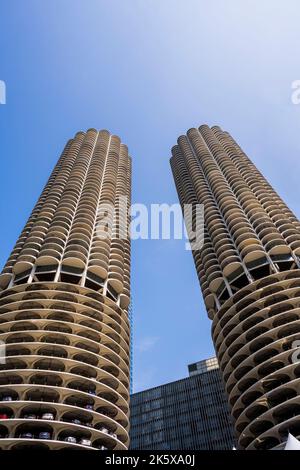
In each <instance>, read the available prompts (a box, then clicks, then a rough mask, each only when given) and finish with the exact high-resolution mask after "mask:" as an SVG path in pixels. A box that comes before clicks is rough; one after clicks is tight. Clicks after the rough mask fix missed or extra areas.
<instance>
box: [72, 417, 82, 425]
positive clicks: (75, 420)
mask: <svg viewBox="0 0 300 470" xmlns="http://www.w3.org/2000/svg"><path fill="white" fill-rule="evenodd" d="M71 423H73V424H81V421H80V419H77V418H74V419H72V421H71Z"/></svg>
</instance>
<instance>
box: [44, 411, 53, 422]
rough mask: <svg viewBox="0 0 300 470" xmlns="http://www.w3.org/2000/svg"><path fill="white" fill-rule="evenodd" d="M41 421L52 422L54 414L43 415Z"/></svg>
mask: <svg viewBox="0 0 300 470" xmlns="http://www.w3.org/2000/svg"><path fill="white" fill-rule="evenodd" d="M42 419H48V420H49V421H53V420H54V414H53V413H44V414H43V415H42Z"/></svg>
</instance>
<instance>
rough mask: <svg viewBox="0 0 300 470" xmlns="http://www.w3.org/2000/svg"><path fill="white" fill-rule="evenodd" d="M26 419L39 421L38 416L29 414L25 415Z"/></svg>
mask: <svg viewBox="0 0 300 470" xmlns="http://www.w3.org/2000/svg"><path fill="white" fill-rule="evenodd" d="M24 418H25V419H37V415H35V414H33V413H28V414H26V415H24Z"/></svg>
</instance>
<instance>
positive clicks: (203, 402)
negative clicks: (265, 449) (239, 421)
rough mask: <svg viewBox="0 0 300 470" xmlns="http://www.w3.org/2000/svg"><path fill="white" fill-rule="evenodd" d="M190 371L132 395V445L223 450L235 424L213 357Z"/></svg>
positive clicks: (229, 443)
mask: <svg viewBox="0 0 300 470" xmlns="http://www.w3.org/2000/svg"><path fill="white" fill-rule="evenodd" d="M189 371H190V377H187V378H185V379H182V380H177V381H176V382H171V383H168V384H165V385H161V386H159V387H155V388H151V389H149V390H145V391H142V392H139V393H134V394H133V395H131V400H130V414H131V419H130V421H131V427H130V448H131V449H132V450H226V449H232V447H233V444H234V438H233V427H232V421H231V417H230V412H229V408H228V403H227V397H226V395H225V392H224V385H223V381H222V378H221V375H220V372H219V367H218V363H217V360H216V358H210V359H207V360H205V361H200V362H198V363H196V364H191V365H189Z"/></svg>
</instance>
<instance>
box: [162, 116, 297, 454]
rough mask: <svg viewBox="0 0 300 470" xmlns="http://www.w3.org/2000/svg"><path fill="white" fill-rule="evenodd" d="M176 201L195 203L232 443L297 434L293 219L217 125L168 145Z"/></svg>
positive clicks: (202, 274) (202, 276) (264, 443)
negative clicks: (201, 221)
mask: <svg viewBox="0 0 300 470" xmlns="http://www.w3.org/2000/svg"><path fill="white" fill-rule="evenodd" d="M171 167H172V171H173V175H174V179H175V183H176V187H177V191H178V195H179V199H180V202H181V204H182V205H184V204H197V203H201V204H204V219H205V227H204V246H203V248H202V249H199V250H194V251H193V256H194V261H195V265H196V270H197V273H198V277H199V280H200V283H201V288H202V292H203V297H204V301H205V304H206V307H207V312H208V316H209V318H211V319H212V336H213V341H214V345H215V348H216V353H217V358H218V361H219V364H220V369H221V370H222V374H223V377H224V381H225V384H226V391H227V394H228V399H229V403H230V406H231V407H232V415H233V417H234V419H235V429H236V432H237V434H238V436H239V442H238V445H239V448H241V449H269V448H274V447H276V446H278V445H280V443H282V442H283V441H285V440H286V438H287V434H288V432H291V433H292V434H293V435H295V436H298V437H299V436H300V396H299V394H300V364H299V359H297V348H299V342H298V343H297V341H296V340H299V339H300V321H299V318H300V317H299V315H300V309H299V308H300V223H299V221H298V219H297V218H296V217H295V215H294V214H293V213H292V212H291V210H290V209H289V208H288V207H287V206H286V204H285V203H284V202H283V201H282V199H281V198H280V197H279V196H278V194H277V193H276V192H275V191H274V189H273V188H272V187H271V186H270V184H269V183H268V182H267V180H266V179H265V178H264V177H263V176H262V174H261V173H260V172H259V171H258V170H257V168H256V167H255V165H254V164H253V163H252V162H251V160H250V159H249V158H248V157H247V155H246V154H245V153H244V152H243V151H242V150H241V148H240V147H239V146H238V144H237V143H236V142H235V141H234V140H233V138H232V137H231V136H230V135H229V134H228V133H227V132H224V131H222V130H221V129H220V128H219V127H212V128H209V127H208V126H206V125H203V126H201V127H200V128H199V129H196V128H193V129H190V130H189V131H188V132H187V135H183V136H181V137H179V139H178V144H177V145H176V146H174V147H173V149H172V158H171Z"/></svg>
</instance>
